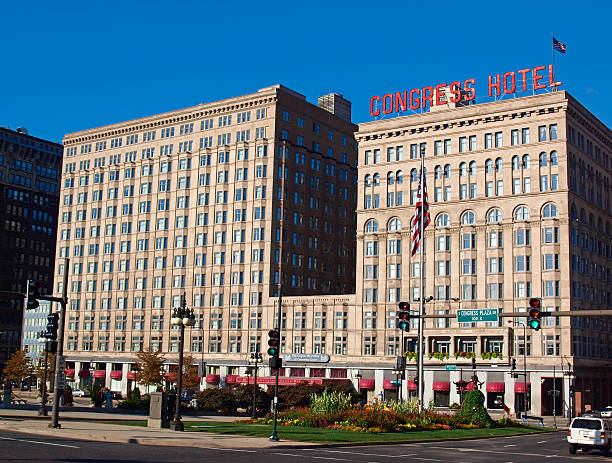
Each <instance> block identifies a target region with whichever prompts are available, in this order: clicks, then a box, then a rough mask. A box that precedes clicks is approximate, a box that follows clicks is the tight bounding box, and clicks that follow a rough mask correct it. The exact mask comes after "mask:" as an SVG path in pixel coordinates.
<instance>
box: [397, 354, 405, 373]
mask: <svg viewBox="0 0 612 463" xmlns="http://www.w3.org/2000/svg"><path fill="white" fill-rule="evenodd" d="M395 369H396V370H398V371H404V370H405V369H406V357H404V356H403V355H398V356H397V358H396V359H395Z"/></svg>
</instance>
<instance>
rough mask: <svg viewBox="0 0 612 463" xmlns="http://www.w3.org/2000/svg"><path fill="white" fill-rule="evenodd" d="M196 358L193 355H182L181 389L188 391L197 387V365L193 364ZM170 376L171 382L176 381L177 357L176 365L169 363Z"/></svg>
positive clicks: (198, 382) (198, 381) (198, 384)
mask: <svg viewBox="0 0 612 463" xmlns="http://www.w3.org/2000/svg"><path fill="white" fill-rule="evenodd" d="M195 363H196V360H195V358H194V356H193V355H191V354H185V355H183V391H190V390H194V389H199V386H200V380H199V378H198V366H197V365H194V364H195ZM170 373H172V377H171V378H170V379H171V381H172V382H173V383H176V380H177V373H178V358H177V359H176V365H170Z"/></svg>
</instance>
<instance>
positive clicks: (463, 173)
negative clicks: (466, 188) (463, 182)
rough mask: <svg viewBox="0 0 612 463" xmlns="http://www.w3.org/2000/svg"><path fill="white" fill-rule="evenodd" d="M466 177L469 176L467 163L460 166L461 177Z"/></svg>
mask: <svg viewBox="0 0 612 463" xmlns="http://www.w3.org/2000/svg"><path fill="white" fill-rule="evenodd" d="M466 175H467V164H466V163H465V162H462V163H461V164H459V176H460V177H465V176H466Z"/></svg>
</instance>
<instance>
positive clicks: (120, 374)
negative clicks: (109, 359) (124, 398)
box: [110, 370, 123, 379]
mask: <svg viewBox="0 0 612 463" xmlns="http://www.w3.org/2000/svg"><path fill="white" fill-rule="evenodd" d="M110 377H111V379H121V378H123V372H122V371H121V370H113V371H111V372H110Z"/></svg>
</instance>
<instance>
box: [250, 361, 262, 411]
mask: <svg viewBox="0 0 612 463" xmlns="http://www.w3.org/2000/svg"><path fill="white" fill-rule="evenodd" d="M251 360H253V361H254V362H255V367H254V368H255V369H254V373H253V413H252V414H251V418H252V419H254V420H256V419H257V370H258V368H257V367H258V365H259V362H261V361H262V360H263V357H262V356H261V352H251Z"/></svg>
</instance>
